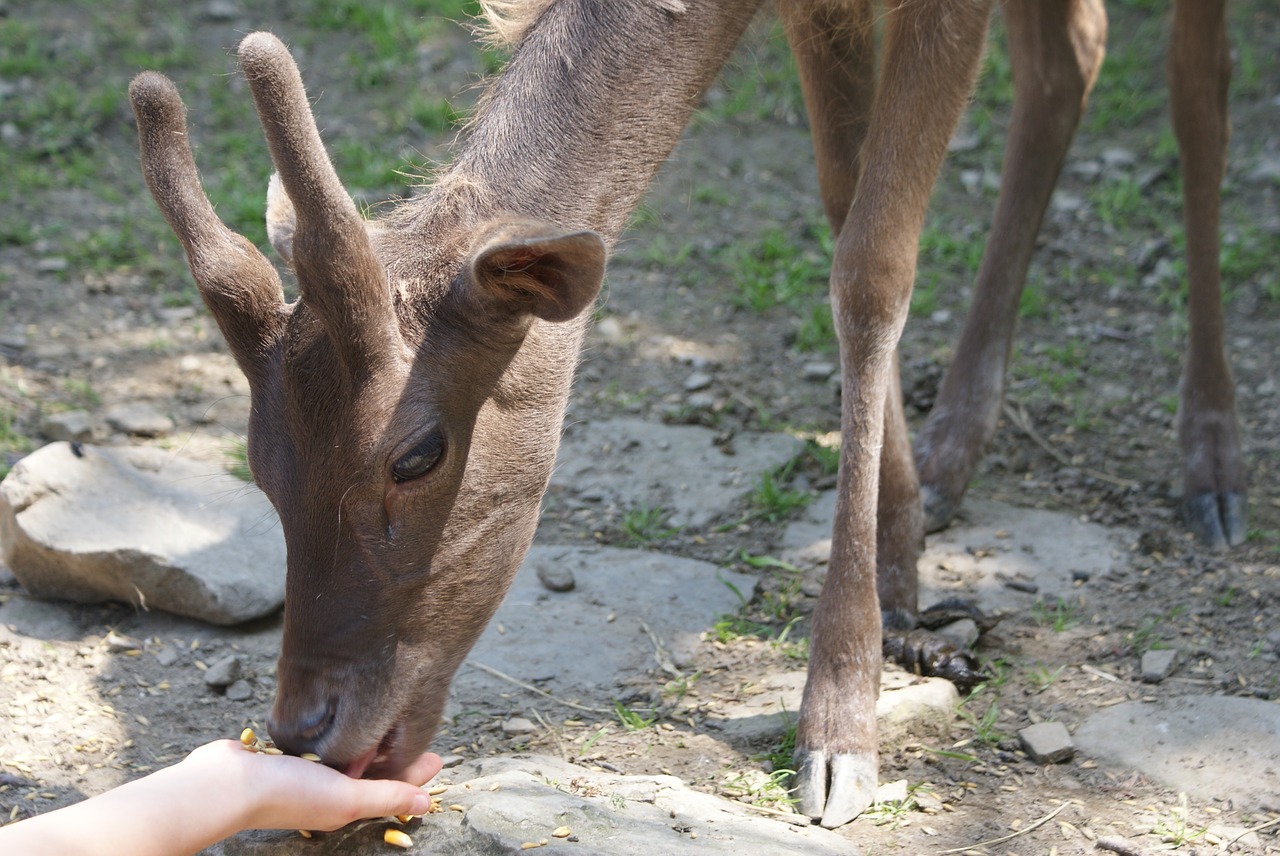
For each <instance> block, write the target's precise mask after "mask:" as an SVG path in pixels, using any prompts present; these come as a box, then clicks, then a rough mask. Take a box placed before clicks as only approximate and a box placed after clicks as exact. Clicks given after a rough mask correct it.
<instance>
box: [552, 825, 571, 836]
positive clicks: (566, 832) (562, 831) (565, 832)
mask: <svg viewBox="0 0 1280 856" xmlns="http://www.w3.org/2000/svg"><path fill="white" fill-rule="evenodd" d="M570 835H573V830H572V829H570V828H569V827H567V826H557V827H556V828H555V830H554V831H553V832H552V833H551V837H552V838H568V837H569V836H570Z"/></svg>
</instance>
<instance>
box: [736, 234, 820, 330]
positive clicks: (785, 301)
mask: <svg viewBox="0 0 1280 856" xmlns="http://www.w3.org/2000/svg"><path fill="white" fill-rule="evenodd" d="M726 252H727V253H728V256H727V258H726V263H727V266H728V267H729V268H730V270H731V271H732V275H733V279H734V281H735V282H736V283H737V285H738V292H737V293H736V294H735V295H734V296H733V297H732V300H733V302H734V303H735V304H736V305H738V306H740V307H742V308H744V309H751V310H754V311H757V312H762V311H764V310H766V309H771V308H773V307H775V306H795V305H796V304H797V303H798V302H800V301H801V300H802V299H804V298H811V297H813V296H815V295H819V294H823V293H825V292H826V288H827V271H828V267H829V264H828V262H827V259H826V258H823V257H821V256H819V255H818V254H817V253H816V252H814V251H812V250H810V249H807V248H805V247H804V246H801V245H799V244H797V243H796V241H795V240H794V239H793V238H791V237H790V236H789V235H788V234H787V233H786V232H785V231H783V230H782V229H770V230H768V231H767V232H765V233H764V234H763V235H761V236H760V239H759V240H758V241H757V242H755V243H754V244H740V243H735V244H731V245H730V246H729V248H728V249H727V250H726Z"/></svg>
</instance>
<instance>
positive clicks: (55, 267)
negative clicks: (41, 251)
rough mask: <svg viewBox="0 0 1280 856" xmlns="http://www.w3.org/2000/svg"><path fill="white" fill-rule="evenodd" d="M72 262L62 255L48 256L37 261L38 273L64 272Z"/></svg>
mask: <svg viewBox="0 0 1280 856" xmlns="http://www.w3.org/2000/svg"><path fill="white" fill-rule="evenodd" d="M68 267H70V264H69V263H68V262H67V260H66V259H64V258H63V257H62V256H46V257H45V258H43V259H40V260H39V261H37V262H36V273H62V272H63V271H65V270H66V269H67V268H68Z"/></svg>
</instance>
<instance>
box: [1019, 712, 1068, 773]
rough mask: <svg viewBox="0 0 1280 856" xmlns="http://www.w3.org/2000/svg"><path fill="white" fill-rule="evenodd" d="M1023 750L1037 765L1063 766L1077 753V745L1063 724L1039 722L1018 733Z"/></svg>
mask: <svg viewBox="0 0 1280 856" xmlns="http://www.w3.org/2000/svg"><path fill="white" fill-rule="evenodd" d="M1018 739H1019V740H1021V741H1022V748H1023V749H1025V750H1026V751H1027V754H1028V755H1030V756H1031V760H1033V761H1035V762H1036V763H1037V764H1061V763H1063V762H1065V761H1070V760H1071V758H1072V756H1074V755H1075V753H1076V746H1075V743H1073V742H1072V741H1071V735H1070V734H1069V733H1068V732H1067V727H1066V726H1065V725H1063V724H1062V723H1061V722H1037V723H1036V724H1035V725H1029V726H1027V727H1026V728H1024V729H1022V730H1021V731H1019V732H1018Z"/></svg>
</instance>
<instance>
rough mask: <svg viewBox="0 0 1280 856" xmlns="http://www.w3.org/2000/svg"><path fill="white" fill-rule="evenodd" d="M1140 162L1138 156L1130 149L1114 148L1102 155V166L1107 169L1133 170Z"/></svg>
mask: <svg viewBox="0 0 1280 856" xmlns="http://www.w3.org/2000/svg"><path fill="white" fill-rule="evenodd" d="M1137 162H1138V156H1137V155H1136V154H1134V153H1133V152H1132V151H1130V150H1129V149H1122V148H1119V147H1113V148H1109V149H1106V150H1105V151H1103V153H1102V164H1103V166H1105V167H1106V168H1107V169H1110V170H1117V169H1131V168H1132V167H1133V166H1134V165H1135V164H1137Z"/></svg>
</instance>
